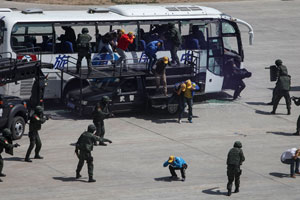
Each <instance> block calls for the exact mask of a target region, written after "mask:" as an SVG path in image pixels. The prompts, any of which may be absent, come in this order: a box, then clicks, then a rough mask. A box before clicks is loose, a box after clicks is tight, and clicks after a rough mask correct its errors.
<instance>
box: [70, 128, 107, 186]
mask: <svg viewBox="0 0 300 200" xmlns="http://www.w3.org/2000/svg"><path fill="white" fill-rule="evenodd" d="M95 130H96V127H95V126H94V125H93V124H90V125H89V126H88V130H87V131H85V132H83V133H82V134H81V135H80V137H79V139H78V141H77V143H76V148H75V153H76V155H77V157H78V159H79V161H78V165H77V169H76V178H77V179H78V178H80V177H81V175H80V171H81V169H82V167H83V164H84V161H85V160H86V162H87V166H88V174H89V182H96V180H95V179H93V170H94V164H93V157H92V154H91V152H92V151H93V144H94V143H95V142H96V141H99V142H110V143H111V141H110V140H107V139H105V138H100V137H98V136H96V135H94V132H95Z"/></svg>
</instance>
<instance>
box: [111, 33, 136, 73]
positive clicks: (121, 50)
mask: <svg viewBox="0 0 300 200" xmlns="http://www.w3.org/2000/svg"><path fill="white" fill-rule="evenodd" d="M134 38H135V37H134V35H133V33H132V32H129V33H128V34H125V33H124V34H122V35H121V37H120V38H119V40H118V45H117V49H116V51H117V52H118V54H119V55H120V58H119V59H118V60H117V61H116V66H118V65H119V64H120V63H121V62H122V61H123V60H125V62H124V69H125V70H127V66H126V54H125V51H126V49H127V48H128V45H129V44H132V43H133V40H134Z"/></svg>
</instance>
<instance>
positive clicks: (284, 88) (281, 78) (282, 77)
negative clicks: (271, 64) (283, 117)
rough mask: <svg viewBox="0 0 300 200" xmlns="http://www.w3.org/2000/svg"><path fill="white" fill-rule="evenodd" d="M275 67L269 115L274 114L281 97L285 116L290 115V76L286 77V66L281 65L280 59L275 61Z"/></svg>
mask: <svg viewBox="0 0 300 200" xmlns="http://www.w3.org/2000/svg"><path fill="white" fill-rule="evenodd" d="M275 64H276V66H277V67H278V72H277V74H278V75H277V77H278V78H277V82H276V88H277V89H276V94H275V97H274V102H273V103H274V104H273V110H272V112H271V114H275V113H276V109H277V106H278V104H279V101H280V99H281V98H282V97H284V98H285V103H286V108H287V114H288V115H290V114H291V98H290V92H289V91H290V89H291V76H290V75H288V71H287V68H286V66H284V65H282V61H281V60H280V59H278V60H276V61H275Z"/></svg>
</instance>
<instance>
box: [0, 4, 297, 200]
mask: <svg viewBox="0 0 300 200" xmlns="http://www.w3.org/2000/svg"><path fill="white" fill-rule="evenodd" d="M7 5H13V6H14V7H17V6H16V5H18V6H24V5H23V4H21V5H20V4H15V3H13V2H3V1H0V6H7ZM201 5H206V6H210V7H214V8H217V9H219V10H221V11H223V12H225V13H227V14H230V15H232V16H234V17H237V18H240V19H243V20H245V21H247V22H248V23H250V24H251V25H252V26H253V28H254V31H255V40H254V45H253V46H249V45H248V44H247V41H248V35H247V31H246V30H244V29H242V32H243V39H244V51H245V66H246V67H247V69H248V70H249V71H251V72H252V73H253V75H252V77H251V78H250V79H246V80H245V82H246V85H247V87H246V89H245V90H244V91H243V93H242V94H241V95H242V98H240V99H239V100H237V101H230V100H228V99H223V100H222V99H221V100H207V101H205V102H203V103H200V104H197V105H195V106H194V115H195V116H197V117H195V118H194V119H193V123H192V124H189V123H187V120H186V119H184V120H183V123H182V124H178V123H176V116H169V115H165V114H162V113H157V114H155V113H154V114H151V115H148V116H146V115H143V114H128V115H125V116H120V117H117V118H111V119H108V120H106V121H105V126H106V132H107V133H106V137H107V138H109V139H111V140H112V141H113V143H112V144H110V145H108V146H107V147H102V146H97V147H95V148H94V151H93V156H94V165H95V166H94V174H95V175H94V178H95V179H96V180H97V182H96V183H88V182H87V180H88V178H87V169H86V165H85V166H84V168H83V170H82V175H83V177H82V178H81V179H79V180H75V169H76V165H77V161H78V160H77V158H76V156H75V155H74V146H73V144H74V143H75V142H76V141H77V138H78V137H79V135H80V134H81V133H82V132H83V131H84V129H85V128H86V127H87V125H88V124H90V123H91V120H89V119H80V118H77V117H76V116H74V115H72V114H71V113H67V112H65V111H63V110H59V109H56V110H54V111H47V112H49V113H50V114H52V115H53V117H52V119H50V120H49V121H47V122H46V124H45V125H43V129H42V130H41V131H40V136H41V139H42V142H43V146H42V150H41V155H42V156H44V159H43V160H33V163H26V162H24V161H23V158H24V156H25V153H26V150H27V148H28V145H29V140H28V138H27V136H24V137H23V138H22V139H21V140H19V141H17V142H18V143H19V144H21V147H20V148H18V149H15V155H14V156H13V157H10V156H9V155H7V154H5V153H3V154H2V156H3V157H4V158H5V161H4V170H3V172H4V173H6V174H7V177H5V178H2V179H3V181H4V182H3V183H0V194H1V196H0V199H9V200H19V199H20V200H24V199H26V200H27V199H28V200H29V199H30V200H40V199H44V200H53V199H64V200H68V199H72V200H73V199H74V200H75V199H80V200H82V199H111V200H115V199H122V200H123V199H126V200H128V199H130V200H138V199H139V200H140V199H143V200H145V199H172V200H173V199H181V200H182V199H193V200H194V199H212V200H213V199H228V198H231V199H247V200H248V199H275V200H276V199H278V200H279V199H280V200H282V199H289V200H293V199H295V200H296V199H297V200H298V199H300V190H299V189H298V187H299V184H300V176H298V177H297V178H296V179H293V178H290V177H289V166H288V165H284V164H282V163H281V162H280V155H281V153H282V152H283V151H285V150H286V149H289V148H292V147H298V148H299V147H300V145H299V140H300V137H297V136H292V135H291V134H292V133H294V132H295V129H296V121H297V118H298V115H299V113H300V108H299V107H296V106H295V105H292V114H291V115H286V108H285V105H284V104H283V103H284V101H283V100H282V101H281V104H280V105H279V107H278V109H277V113H278V114H276V115H270V114H269V113H270V111H271V110H272V108H271V107H270V106H267V105H266V103H267V102H269V101H270V100H271V95H272V90H271V88H273V87H274V84H275V83H274V82H270V81H269V71H268V70H266V69H264V68H265V67H268V66H270V65H273V64H274V61H275V60H276V59H277V58H280V59H282V60H283V62H284V64H285V65H286V66H287V67H288V70H289V73H290V74H291V76H292V86H293V87H292V91H291V95H294V96H300V93H299V90H300V87H299V85H300V79H299V77H300V71H299V52H300V45H299V32H300V26H299V24H300V12H299V7H300V1H298V0H297V1H296V0H294V1H279V0H268V1H267V0H259V1H258V0H257V1H241V2H222V3H221V2H218V3H201ZM43 6H45V5H43ZM9 7H10V6H9ZM73 7H74V6H73ZM73 7H72V8H73ZM47 8H50V7H47ZM74 8H78V7H74ZM228 94H232V91H228ZM236 140H239V141H241V142H242V143H243V150H244V154H245V157H246V161H245V163H244V164H243V166H242V169H243V174H242V176H241V188H240V193H238V194H232V196H231V197H227V196H225V194H226V183H227V177H226V156H227V152H228V151H229V149H230V148H231V147H232V145H233V143H234V141H236ZM170 155H175V156H181V157H183V158H184V159H185V160H186V162H187V163H188V169H187V178H186V181H185V182H181V181H170V180H169V179H167V178H166V177H168V176H170V174H169V170H168V168H164V167H163V166H162V164H163V162H164V161H166V160H167V158H168V157H169V156H170ZM32 156H33V153H32Z"/></svg>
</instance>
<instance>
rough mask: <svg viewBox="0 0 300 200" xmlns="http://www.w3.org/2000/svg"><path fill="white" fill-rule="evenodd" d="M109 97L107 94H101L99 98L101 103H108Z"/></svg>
mask: <svg viewBox="0 0 300 200" xmlns="http://www.w3.org/2000/svg"><path fill="white" fill-rule="evenodd" d="M110 101H111V100H110V98H109V97H108V96H103V97H102V99H101V103H108V102H110Z"/></svg>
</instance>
